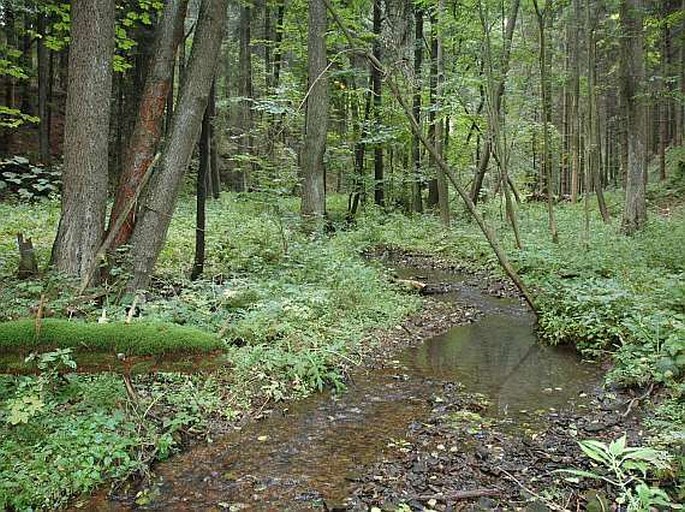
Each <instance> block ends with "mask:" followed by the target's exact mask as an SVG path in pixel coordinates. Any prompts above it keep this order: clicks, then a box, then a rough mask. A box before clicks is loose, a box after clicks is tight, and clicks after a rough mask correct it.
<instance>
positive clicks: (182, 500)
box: [80, 268, 600, 511]
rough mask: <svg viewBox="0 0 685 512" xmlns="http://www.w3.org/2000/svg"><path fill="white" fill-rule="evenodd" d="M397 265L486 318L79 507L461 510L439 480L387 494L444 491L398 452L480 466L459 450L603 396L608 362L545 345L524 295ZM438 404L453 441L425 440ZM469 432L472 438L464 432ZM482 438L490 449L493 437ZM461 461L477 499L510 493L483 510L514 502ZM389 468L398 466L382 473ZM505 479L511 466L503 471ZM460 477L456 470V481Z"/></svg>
mask: <svg viewBox="0 0 685 512" xmlns="http://www.w3.org/2000/svg"><path fill="white" fill-rule="evenodd" d="M396 272H397V275H398V276H399V277H401V278H411V279H416V280H421V281H424V282H427V283H431V284H433V283H435V284H439V286H443V287H444V289H445V291H446V293H442V294H440V295H436V296H435V297H436V299H435V300H438V301H452V302H459V303H464V304H468V305H470V306H475V308H477V309H478V310H479V312H478V314H477V315H476V316H477V319H476V320H475V321H472V322H470V323H466V324H464V325H459V326H456V327H452V328H450V329H449V330H448V331H447V332H445V333H444V334H442V335H437V336H434V337H431V338H429V339H427V340H425V341H423V342H421V343H420V344H418V345H416V346H411V347H409V348H405V349H403V350H402V351H400V352H399V353H398V354H395V355H393V356H392V358H391V360H386V361H383V363H382V364H381V365H380V366H379V367H375V368H365V369H360V370H356V371H355V372H353V374H352V381H351V383H350V385H349V387H348V389H347V390H346V391H345V392H343V393H342V394H339V395H334V394H332V393H324V394H323V395H321V394H319V395H316V396H312V397H310V398H308V399H305V400H302V401H300V402H296V403H288V404H285V405H281V407H278V405H279V404H277V405H276V407H275V409H274V412H273V413H272V414H271V415H270V416H269V417H267V418H266V419H264V420H263V421H259V422H254V423H252V424H250V425H248V426H246V427H244V428H243V429H241V430H236V431H235V432H233V433H231V434H229V435H227V436H226V437H224V438H222V439H218V440H216V441H215V442H214V443H212V444H209V445H203V446H197V447H194V448H191V449H190V450H189V451H187V452H185V453H183V454H181V455H178V456H175V457H173V458H172V459H171V460H169V461H167V462H163V463H160V464H158V465H156V466H155V468H154V476H153V478H152V480H151V481H149V482H146V484H145V486H144V487H138V488H136V486H134V487H133V488H132V489H128V490H127V491H126V492H124V491H120V492H119V494H117V493H114V494H112V495H110V496H107V495H106V493H105V491H103V492H101V493H100V494H99V495H98V496H96V497H95V498H94V499H93V500H92V501H91V502H90V503H88V504H85V505H83V504H82V505H81V507H80V508H81V509H88V510H103V511H115V510H165V511H177V510H178V511H180V510H234V511H235V510H366V509H367V508H368V507H369V506H371V504H379V505H381V506H383V505H384V504H385V505H387V504H388V503H395V505H397V504H398V503H400V502H404V501H405V499H406V501H407V502H409V503H410V504H412V500H414V501H413V503H414V504H415V505H416V507H417V508H418V507H420V506H422V505H421V504H420V502H422V501H423V502H428V503H429V505H430V507H429V508H434V509H435V510H461V508H452V505H450V503H449V499H448V498H446V497H445V498H444V499H441V497H442V495H441V494H440V493H439V492H438V494H437V496H433V497H431V496H426V495H421V493H420V492H418V491H417V493H415V495H413V496H412V495H411V492H409V493H407V491H406V490H397V489H396V490H395V491H393V492H390V491H389V487H388V486H387V485H386V484H385V483H384V482H385V481H386V480H387V479H389V480H391V481H394V482H395V484H394V485H395V487H397V484H398V483H401V485H403V486H406V485H408V484H413V485H414V486H415V487H417V488H419V489H421V488H426V489H428V490H430V488H432V489H433V491H435V489H436V486H435V485H434V486H433V487H431V486H430V483H429V480H430V479H431V478H433V479H434V477H430V476H427V477H426V478H427V479H428V481H426V482H423V483H417V482H416V478H417V475H412V476H408V475H406V474H403V472H402V469H401V467H402V464H403V463H402V460H401V459H402V458H407V457H410V458H411V457H414V460H413V462H411V461H410V462H408V464H409V466H407V467H408V468H409V469H408V470H409V471H410V472H414V473H421V471H422V469H421V465H420V464H419V466H418V469H417V460H418V459H420V460H419V462H420V461H424V462H425V461H426V460H427V459H425V457H424V458H423V459H422V458H421V457H423V456H421V455H416V454H414V455H412V453H413V452H414V451H415V449H418V450H419V451H420V450H421V449H422V447H423V448H424V449H426V450H428V452H430V451H431V450H433V451H434V450H437V451H442V452H444V457H443V458H444V459H447V458H449V457H450V456H452V459H454V462H455V463H457V464H458V465H461V464H465V465H469V464H471V463H473V464H476V465H477V464H481V463H480V462H478V460H476V459H477V458H478V457H476V459H470V460H471V462H468V461H466V462H464V459H463V458H462V459H460V458H459V457H457V456H456V454H457V452H458V453H459V454H461V456H466V455H469V457H470V456H471V455H478V453H479V451H481V450H482V449H483V443H485V442H486V440H487V439H490V437H491V436H495V438H496V439H498V440H499V441H500V442H501V443H503V444H504V445H509V446H508V447H506V446H505V448H503V449H504V450H505V451H506V449H508V448H512V447H513V446H514V445H515V444H516V443H515V442H513V441H511V440H518V439H522V438H523V437H525V435H524V434H526V435H528V434H530V432H543V431H545V430H547V431H551V429H550V426H549V424H548V423H549V421H550V419H549V418H550V417H552V418H559V417H562V416H563V414H562V413H561V411H566V413H567V414H571V415H573V414H577V413H582V411H583V410H587V408H588V407H589V405H588V404H589V402H590V401H591V397H593V396H595V397H596V394H597V393H598V389H599V388H600V372H599V370H598V368H596V367H594V366H592V365H590V364H587V363H583V362H581V361H580V359H579V357H578V356H577V354H575V353H574V352H572V351H570V350H566V349H563V348H550V347H544V346H541V345H540V344H538V343H537V340H536V335H535V332H534V318H533V316H532V315H531V313H530V312H529V311H527V309H526V308H525V306H523V305H521V304H520V303H519V301H517V300H516V299H513V298H497V297H492V296H489V295H487V294H486V293H484V292H483V291H482V290H481V289H479V287H478V286H474V285H473V283H472V284H468V283H467V280H465V279H464V278H463V277H460V276H459V275H458V274H453V273H448V272H445V271H441V270H435V269H416V268H396ZM468 314H470V313H467V315H468ZM436 415H437V416H439V417H440V418H446V417H450V418H451V420H450V421H451V422H452V423H451V425H452V426H451V427H450V428H451V430H450V433H449V434H448V437H451V440H450V439H448V440H447V441H444V442H443V441H436V443H435V447H434V448H431V449H428V448H426V446H427V445H428V444H430V441H425V440H423V441H421V439H422V437H421V436H422V433H421V432H422V431H427V430H429V431H430V435H429V437H430V436H433V434H435V433H438V432H439V431H442V433H443V434H444V429H442V427H440V426H439V425H438V427H440V428H434V427H435V426H436V425H437V424H438V423H444V422H442V420H440V421H436ZM459 418H461V419H462V420H464V419H465V420H468V423H469V425H468V428H463V429H461V430H460V426H459V425H460V424H459ZM443 426H444V425H443ZM461 426H462V427H464V425H463V424H461ZM573 428H577V427H575V426H574V427H573ZM479 431H482V432H480V433H479ZM424 433H425V432H424ZM462 434H463V435H462ZM459 436H462V437H463V439H461V440H460V441H459V442H457V441H456V440H455V439H456V438H457V437H459ZM479 436H480V437H479ZM535 437H536V436H535V435H533V438H535ZM465 438H470V441H467V440H466V439H465ZM510 441H511V442H510ZM441 443H448V444H447V445H444V444H441ZM449 443H452V444H451V445H450V444H449ZM486 444H487V447H488V448H487V449H488V450H490V449H492V443H490V442H488V443H486ZM531 450H532V451H535V450H537V448H536V449H535V450H533V449H531ZM469 451H473V454H469V453H467V452H469ZM552 451H555V449H554V448H552ZM448 454H449V455H448ZM500 455H501V454H500ZM431 456H435V460H436V461H437V462H436V464H437V465H436V467H435V469H434V470H433V471H432V473H433V474H434V475H435V474H437V473H439V472H441V471H442V472H445V471H447V470H448V468H447V467H446V464H447V466H449V464H450V463H449V462H445V460H443V463H440V457H441V455H439V454H436V453H433V454H432V455H427V457H428V459H430V457H431ZM519 456H520V454H519ZM417 457H418V459H417ZM428 463H429V465H430V461H428ZM494 464H495V465H496V464H497V462H496V461H494ZM518 464H519V465H525V464H526V462H525V461H524V462H519V463H518ZM481 465H482V464H481ZM429 469H430V468H429ZM480 469H482V468H480ZM455 470H458V471H459V473H460V474H463V475H464V476H465V477H466V481H465V482H463V484H465V485H466V487H467V488H471V489H476V491H475V492H474V497H475V498H479V497H480V495H481V494H482V495H483V496H486V497H487V496H491V495H495V496H497V495H498V494H499V493H504V497H503V498H502V497H501V495H500V501H496V500H492V499H491V498H485V501H483V499H484V498H482V497H481V499H480V501H476V502H475V503H476V504H475V505H473V506H475V507H476V508H475V509H477V510H481V509H489V508H496V503H499V504H500V505H501V504H503V503H506V500H507V499H508V498H506V494H507V492H513V491H512V488H511V486H509V488H508V490H506V491H505V490H503V489H501V488H500V489H499V490H498V487H497V485H495V486H494V487H492V486H490V487H492V488H491V489H490V490H486V491H483V490H482V486H483V485H486V484H487V482H485V483H484V482H483V481H480V480H479V478H478V477H477V476H473V475H471V473H470V472H469V471H466V467H465V466H462V467H461V468H455ZM423 471H424V473H431V471H427V470H425V468H423ZM388 472H389V473H390V476H388V474H384V473H388ZM481 473H482V474H484V473H483V472H482V471H480V470H479V474H481ZM393 474H394V475H395V476H394V477H393V476H392V475H393ZM469 475H471V476H469ZM469 479H472V480H471V481H468V480H469ZM498 480H502V478H495V479H494V480H493V481H495V482H497V481H498ZM402 482H403V483H402ZM141 485H142V484H141ZM450 485H458V482H457V481H456V480H454V479H453V481H452V483H451V484H450ZM488 485H489V484H488ZM391 487H392V486H391ZM438 487H439V486H438ZM433 491H431V492H432V493H433V494H435V492H433ZM424 494H425V493H424ZM436 498H437V499H436ZM431 500H432V501H431ZM488 500H489V501H488ZM502 500H504V501H502ZM472 501H473V500H472ZM413 509H414V506H412V510H413ZM419 509H420V508H419Z"/></svg>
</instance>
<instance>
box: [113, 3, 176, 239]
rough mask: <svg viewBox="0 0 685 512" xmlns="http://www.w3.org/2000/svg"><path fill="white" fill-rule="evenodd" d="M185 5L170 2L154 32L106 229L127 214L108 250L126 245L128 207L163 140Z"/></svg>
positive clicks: (130, 222) (129, 228)
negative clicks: (143, 86)
mask: <svg viewBox="0 0 685 512" xmlns="http://www.w3.org/2000/svg"><path fill="white" fill-rule="evenodd" d="M187 5H188V0H170V1H169V2H168V3H167V5H166V8H165V10H164V16H163V17H162V20H161V21H160V24H159V27H158V29H157V31H158V32H157V38H156V41H155V52H154V56H153V59H154V61H153V63H152V66H151V68H150V71H149V72H148V76H147V80H146V82H145V89H144V90H143V95H142V99H141V101H140V105H139V108H138V118H137V120H136V124H135V127H134V129H133V135H132V136H131V140H130V143H129V145H128V151H127V152H126V154H125V157H124V164H123V169H122V173H121V178H120V180H119V187H118V189H117V193H116V197H115V200H114V206H113V207H112V213H111V215H110V218H109V229H110V230H111V229H112V228H113V226H115V225H116V224H117V222H118V220H119V217H120V216H121V215H123V214H124V213H123V212H124V210H127V211H129V213H128V215H127V217H126V220H125V222H124V223H123V224H122V227H121V229H120V230H119V232H118V233H117V234H116V236H115V238H114V241H113V243H112V247H110V250H114V249H116V248H117V247H119V246H120V245H122V244H125V243H126V242H128V240H129V238H130V237H131V234H132V233H133V226H134V224H135V221H136V210H135V208H132V209H131V208H127V207H128V204H129V203H130V202H131V201H132V200H133V198H134V197H135V195H136V191H137V190H138V188H139V187H140V186H141V180H142V178H143V176H144V175H145V172H146V171H147V169H148V167H149V166H150V164H151V163H152V160H153V159H154V156H155V152H156V151H157V147H158V145H159V142H160V140H161V137H162V125H163V122H164V110H165V108H166V106H167V100H168V96H169V91H170V89H171V85H172V77H173V70H174V63H175V56H176V48H177V47H178V44H179V42H180V41H181V38H182V37H183V20H184V19H185V12H186V7H187Z"/></svg>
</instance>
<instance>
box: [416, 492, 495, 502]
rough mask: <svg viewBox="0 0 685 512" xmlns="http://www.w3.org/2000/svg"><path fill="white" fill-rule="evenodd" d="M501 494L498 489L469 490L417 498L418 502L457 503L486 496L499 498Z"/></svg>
mask: <svg viewBox="0 0 685 512" xmlns="http://www.w3.org/2000/svg"><path fill="white" fill-rule="evenodd" d="M501 494H502V491H500V490H499V489H471V490H467V491H454V492H448V493H440V494H422V495H420V496H419V497H418V498H419V499H420V500H439V501H458V500H468V499H471V498H483V497H486V496H499V495H501Z"/></svg>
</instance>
